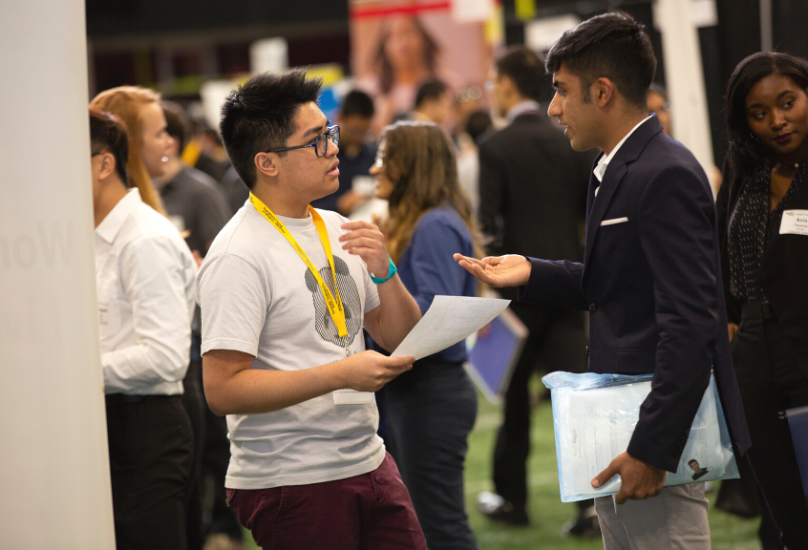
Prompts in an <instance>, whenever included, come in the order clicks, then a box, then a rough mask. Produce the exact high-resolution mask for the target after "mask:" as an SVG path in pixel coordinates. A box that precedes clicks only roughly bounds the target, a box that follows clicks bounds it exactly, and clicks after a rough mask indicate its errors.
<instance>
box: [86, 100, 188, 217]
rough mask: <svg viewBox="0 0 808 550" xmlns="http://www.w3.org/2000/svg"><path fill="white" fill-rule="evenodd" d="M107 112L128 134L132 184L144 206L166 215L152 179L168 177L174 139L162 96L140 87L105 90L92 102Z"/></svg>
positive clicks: (129, 166) (128, 164)
mask: <svg viewBox="0 0 808 550" xmlns="http://www.w3.org/2000/svg"><path fill="white" fill-rule="evenodd" d="M91 105H95V106H97V107H99V108H101V109H102V110H104V111H107V112H109V113H112V114H114V115H117V116H118V117H120V119H121V120H122V121H123V123H124V125H126V129H127V131H128V135H129V161H128V162H127V164H126V171H127V173H128V174H129V183H130V185H131V186H132V187H136V188H137V189H138V191H139V192H140V196H141V198H142V200H143V202H144V203H146V204H147V205H149V206H151V207H152V208H154V209H155V210H156V211H157V212H159V213H161V214H165V209H164V208H163V203H162V201H161V200H160V195H159V194H158V193H157V191H156V190H155V188H154V185H152V178H159V177H161V176H162V175H164V174H165V171H166V163H167V162H168V153H169V149H170V148H171V143H172V142H171V136H169V135H168V132H167V131H166V117H165V115H164V114H163V109H162V107H160V94H158V93H157V92H154V91H152V90H149V89H147V88H141V87H138V86H120V87H118V88H111V89H109V90H106V91H103V92H101V93H100V94H98V95H97V96H95V98H94V99H93V100H92V102H91Z"/></svg>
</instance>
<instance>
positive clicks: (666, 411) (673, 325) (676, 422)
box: [455, 13, 750, 550]
mask: <svg viewBox="0 0 808 550" xmlns="http://www.w3.org/2000/svg"><path fill="white" fill-rule="evenodd" d="M546 65H547V70H548V72H552V73H553V85H554V87H555V88H556V95H555V97H554V98H553V101H552V103H551V104H550V107H549V109H548V114H549V115H550V116H551V117H554V118H556V119H557V120H558V122H559V124H561V125H562V126H563V127H564V128H565V132H564V133H565V135H566V136H567V138H568V139H569V140H570V142H571V145H572V148H573V149H575V150H576V151H586V150H588V149H592V148H595V147H597V148H599V149H601V150H602V153H601V154H600V156H598V158H597V160H596V161H595V167H594V169H593V172H592V175H591V176H590V180H589V195H588V200H587V227H586V250H585V254H584V262H583V264H580V263H574V262H568V261H547V260H539V259H533V258H530V259H527V258H524V257H522V256H511V255H509V256H502V257H498V258H485V259H484V260H482V261H478V260H474V259H472V258H464V257H461V256H459V255H456V256H455V258H456V259H457V260H458V261H459V263H460V265H462V266H463V267H465V268H466V269H468V270H469V271H470V272H471V273H473V274H474V275H475V276H476V277H477V278H479V279H480V280H482V281H483V282H486V283H488V284H491V285H492V286H495V287H503V286H521V287H522V288H520V295H519V300H520V301H523V302H529V303H535V304H541V305H547V306H555V307H566V308H574V309H584V310H587V309H588V310H589V316H590V347H589V366H588V368H589V371H591V372H598V373H617V374H648V373H653V375H654V377H653V384H652V390H651V393H650V394H649V396H648V398H647V399H646V400H645V402H644V403H643V405H642V407H641V410H640V418H639V422H638V423H637V426H636V428H635V430H634V434H633V436H632V438H631V441H630V443H629V446H628V451H627V452H626V453H623V454H621V455H620V456H618V457H617V458H615V459H614V460H613V461H612V463H611V464H610V465H609V466H608V467H607V468H606V469H605V470H604V471H603V472H601V473H600V474H599V475H598V476H597V477H596V478H595V479H593V480H592V485H593V486H594V487H600V486H601V485H603V484H604V483H606V482H607V481H608V480H609V479H610V478H611V477H612V476H614V475H615V474H620V476H621V479H622V487H621V489H620V491H619V492H618V494H617V495H615V496H614V497H601V498H598V499H596V509H597V512H598V517H599V519H600V522H601V528H602V531H603V539H604V545H605V547H606V548H607V550H609V549H612V548H614V549H618V548H619V549H623V548H629V547H631V548H639V549H644V548H688V549H700V548H704V549H708V548H710V532H709V525H708V523H707V500H706V499H705V498H704V484H703V483H693V484H689V485H683V486H678V487H668V488H665V489H663V483H664V481H665V476H666V471H669V472H675V471H676V469H677V466H678V464H679V460H680V458H681V454H682V451H683V449H684V445H685V442H686V440H687V437H688V434H689V428H690V426H691V425H692V422H693V418H694V417H695V415H696V411H697V409H698V407H699V404H700V402H701V399H702V396H703V395H704V391H705V390H706V388H707V385H708V382H709V378H710V371H711V369H714V371H715V377H716V381H717V385H718V390H719V394H720V397H721V402H722V405H723V407H724V412H725V415H726V418H727V422H728V424H729V428H730V435H731V437H732V439H733V443H734V445H735V451H736V453H737V454H739V455H740V454H743V453H744V452H745V451H746V449H747V448H748V447H749V444H750V443H749V434H748V432H747V430H746V422H745V419H744V416H743V408H742V405H741V401H740V394H739V392H738V386H737V383H736V380H735V373H734V371H733V367H732V360H731V356H730V350H729V340H728V334H727V317H726V308H725V303H724V295H723V287H722V282H721V281H722V280H721V268H720V261H719V249H718V232H717V228H716V217H715V207H714V204H713V199H712V193H711V191H710V185H709V183H708V181H707V177H706V175H705V173H704V171H703V170H702V168H701V166H700V165H699V164H698V162H697V161H696V159H695V158H694V156H693V155H692V154H691V153H690V151H688V150H687V149H686V148H685V147H684V146H683V145H682V144H680V143H678V142H677V141H674V140H673V139H671V138H670V137H668V136H667V135H666V134H664V133H663V132H662V126H661V125H660V124H659V121H658V120H657V118H656V117H655V116H650V117H649V116H648V112H647V111H646V94H647V91H648V88H649V86H650V84H651V81H652V80H653V76H654V72H655V70H656V58H655V57H654V54H653V50H652V48H651V44H650V40H649V39H648V36H647V34H646V33H645V31H644V28H643V26H642V25H640V24H638V23H637V22H636V21H634V20H633V19H631V18H630V17H629V16H627V15H625V14H618V13H610V14H606V15H601V16H597V17H594V18H592V19H589V20H587V21H585V22H584V23H581V24H580V25H579V26H578V27H576V28H575V29H573V30H571V31H568V32H566V33H564V35H563V36H562V37H561V38H560V39H559V41H558V42H557V43H556V44H555V45H554V46H553V47H552V48H551V50H550V52H549V53H548V56H547V60H546ZM649 497H654V498H649ZM630 499H631V500H630ZM641 499H648V500H645V501H643V502H634V500H638V501H639V500H641Z"/></svg>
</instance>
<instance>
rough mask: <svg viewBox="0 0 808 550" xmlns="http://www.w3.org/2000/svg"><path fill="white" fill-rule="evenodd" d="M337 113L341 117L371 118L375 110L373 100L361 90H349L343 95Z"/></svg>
mask: <svg viewBox="0 0 808 550" xmlns="http://www.w3.org/2000/svg"><path fill="white" fill-rule="evenodd" d="M339 113H340V115H341V116H343V117H346V116H358V117H362V118H373V115H374V114H376V109H375V108H374V107H373V98H371V97H370V96H369V95H368V94H366V93H365V92H363V91H362V90H351V91H350V92H348V93H347V94H345V98H344V99H343V100H342V107H340V110H339Z"/></svg>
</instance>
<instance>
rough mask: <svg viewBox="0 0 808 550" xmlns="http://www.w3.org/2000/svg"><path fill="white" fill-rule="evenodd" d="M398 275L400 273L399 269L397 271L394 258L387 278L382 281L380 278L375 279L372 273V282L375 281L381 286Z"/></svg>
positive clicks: (388, 269)
mask: <svg viewBox="0 0 808 550" xmlns="http://www.w3.org/2000/svg"><path fill="white" fill-rule="evenodd" d="M396 273H398V269H396V264H394V263H393V258H390V267H389V268H387V277H385V278H384V279H380V278H379V277H374V276H373V273H371V274H370V280H371V281H373V282H374V283H375V284H377V285H380V284H382V283H386V282H387V281H389V280H390V279H392V278H393V275H395V274H396Z"/></svg>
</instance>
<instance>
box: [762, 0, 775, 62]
mask: <svg viewBox="0 0 808 550" xmlns="http://www.w3.org/2000/svg"><path fill="white" fill-rule="evenodd" d="M760 51H763V52H771V51H774V35H773V29H772V0H760Z"/></svg>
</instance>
